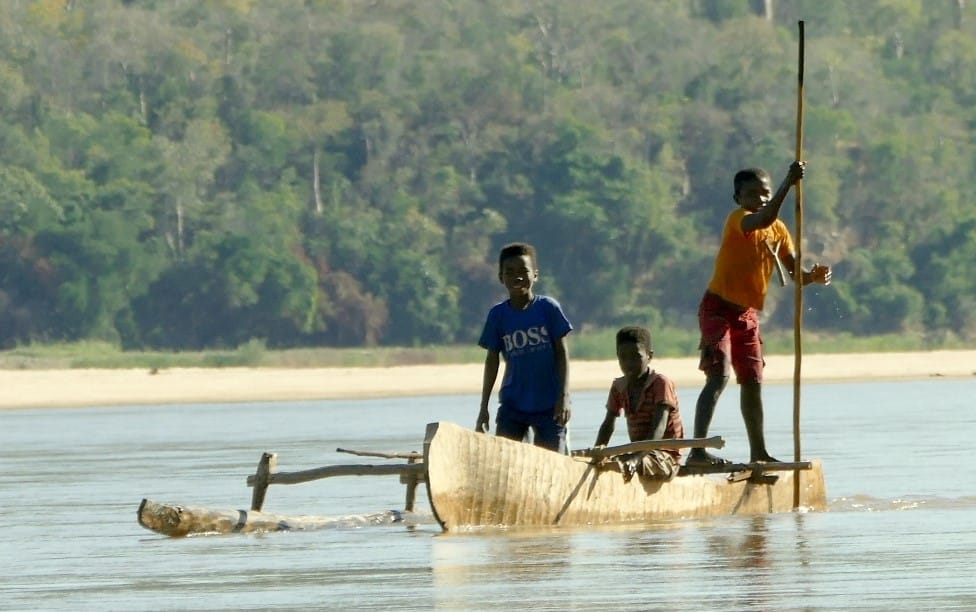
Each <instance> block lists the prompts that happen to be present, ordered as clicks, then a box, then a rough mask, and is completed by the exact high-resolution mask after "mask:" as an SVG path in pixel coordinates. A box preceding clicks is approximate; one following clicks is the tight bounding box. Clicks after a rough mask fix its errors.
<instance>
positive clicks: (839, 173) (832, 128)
mask: <svg viewBox="0 0 976 612" xmlns="http://www.w3.org/2000/svg"><path fill="white" fill-rule="evenodd" d="M798 20H803V21H804V22H805V34H806V37H805V38H806V43H805V75H804V84H805V85H804V89H805V91H804V132H803V134H804V136H803V142H804V145H803V157H804V159H805V160H806V161H807V163H808V166H807V175H806V177H805V178H804V181H803V185H804V187H803V191H804V199H803V209H804V216H803V230H804V231H803V236H804V241H803V260H804V264H805V266H807V267H809V266H810V265H811V264H813V263H815V262H821V263H826V264H830V265H831V266H832V267H833V278H834V282H833V284H832V285H830V286H828V287H809V288H807V289H806V290H805V293H804V313H803V317H804V325H805V326H807V327H808V328H809V329H811V330H816V331H817V332H818V333H824V334H838V335H848V336H850V335H853V336H862V335H863V336H869V335H884V334H906V335H908V334H911V335H916V336H918V337H921V338H925V339H928V341H929V342H931V343H933V344H934V345H938V344H939V343H940V342H945V341H946V339H952V340H955V341H963V342H965V341H968V340H972V339H974V338H976V274H974V273H973V272H972V265H973V262H976V207H974V206H973V202H974V196H976V193H974V191H976V186H974V185H976V182H974V181H973V180H972V177H973V176H976V142H974V139H973V137H972V129H973V125H974V122H976V7H974V6H970V5H968V3H966V2H965V1H964V0H926V1H923V0H871V1H868V0H866V1H864V2H847V1H843V0H793V1H787V0H764V1H763V0H760V1H755V0H601V1H594V0H422V1H417V0H266V1H257V0H207V1H204V2H201V1H200V0H128V1H127V0H36V1H29V0H8V1H5V2H2V3H0V348H8V349H9V348H12V347H17V346H24V345H29V344H34V343H40V344H43V343H61V342H79V341H98V342H107V343H110V344H111V345H113V346H117V347H120V348H122V349H126V350H163V351H183V350H204V349H226V348H235V347H239V346H243V345H247V344H248V343H249V342H251V343H253V342H259V343H262V345H263V346H267V347H272V348H300V347H367V346H376V347H381V346H424V345H430V344H451V343H458V344H473V343H474V342H475V341H476V340H477V337H478V333H479V331H480V328H481V325H482V323H483V320H484V316H485V314H486V313H487V310H488V308H489V307H490V306H491V305H492V304H493V303H495V302H497V301H499V300H501V299H503V298H504V297H505V293H504V289H503V287H502V286H501V285H500V284H499V282H498V278H497V272H498V264H497V252H498V249H499V248H500V247H501V246H502V245H503V244H505V243H507V242H511V241H516V240H518V241H529V242H531V243H533V244H534V245H535V246H536V247H537V248H538V251H539V262H538V263H539V268H540V273H541V276H540V283H539V285H538V287H537V289H538V291H539V292H541V293H544V294H547V295H552V296H553V297H555V298H557V299H558V300H559V301H560V302H561V303H562V305H563V307H564V309H565V311H566V313H567V315H568V316H569V318H570V320H571V321H572V322H573V323H574V325H575V326H576V327H577V329H584V330H585V329H607V328H612V327H615V326H618V325H622V324H630V323H640V324H644V325H648V326H650V327H651V328H652V329H655V330H656V329H661V328H668V327H673V328H688V329H697V322H696V309H697V304H698V301H699V299H700V297H701V294H702V292H703V291H704V288H705V285H706V283H707V281H708V279H709V277H710V275H711V268H712V261H713V258H714V255H715V251H716V249H717V246H718V239H719V233H720V231H721V228H722V225H723V223H724V220H725V217H726V215H727V214H728V212H729V211H730V210H731V207H732V206H733V205H734V203H733V201H732V197H731V195H732V176H733V175H734V173H735V172H736V171H737V170H738V169H740V168H743V167H748V166H762V167H764V168H766V169H768V170H769V171H770V173H771V174H772V175H773V180H774V183H777V184H778V183H779V181H780V180H781V179H782V177H783V175H784V174H785V172H786V170H787V168H788V166H789V164H790V162H791V161H792V160H793V158H794V156H795V143H796V126H797V119H796V117H797V101H798V96H797V48H798V44H797V38H798V34H797V22H798ZM783 210H784V220H785V221H786V222H787V224H788V225H789V226H790V227H791V228H792V227H793V221H794V219H793V216H794V212H793V197H792V196H790V199H788V200H787V203H786V205H784V209H783ZM793 310H794V307H793V291H792V288H789V287H788V288H785V289H780V288H777V287H775V286H774V287H773V288H772V289H771V291H770V296H769V298H768V299H767V307H766V311H765V315H764V316H765V317H766V319H768V320H769V322H770V324H771V325H772V326H774V327H782V328H789V327H791V326H792V321H793Z"/></svg>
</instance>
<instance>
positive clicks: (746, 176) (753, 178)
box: [732, 168, 772, 195]
mask: <svg viewBox="0 0 976 612" xmlns="http://www.w3.org/2000/svg"><path fill="white" fill-rule="evenodd" d="M771 180H772V178H771V177H770V176H769V173H768V172H766V171H765V170H763V169H762V168H746V169H745V170H739V171H738V172H736V173H735V178H733V179H732V187H733V188H734V189H735V194H736V195H738V194H739V190H740V189H742V186H743V185H745V184H746V183H752V182H758V181H771Z"/></svg>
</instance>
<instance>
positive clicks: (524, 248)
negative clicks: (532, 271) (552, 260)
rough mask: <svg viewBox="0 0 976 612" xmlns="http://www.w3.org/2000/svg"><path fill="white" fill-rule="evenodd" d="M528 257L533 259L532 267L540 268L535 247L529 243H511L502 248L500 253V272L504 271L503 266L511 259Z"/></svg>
mask: <svg viewBox="0 0 976 612" xmlns="http://www.w3.org/2000/svg"><path fill="white" fill-rule="evenodd" d="M523 255H528V256H529V257H531V258H532V267H534V268H537V267H539V260H538V259H536V256H535V247H534V246H532V245H531V244H529V243H528V242H510V243H508V244H506V245H505V246H503V247H502V250H501V251H500V252H499V253H498V272H499V273H500V272H501V271H502V264H503V263H505V260H506V259H508V258H509V257H522V256H523Z"/></svg>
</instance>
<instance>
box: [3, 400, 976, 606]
mask: <svg viewBox="0 0 976 612" xmlns="http://www.w3.org/2000/svg"><path fill="white" fill-rule="evenodd" d="M696 393H697V389H687V390H679V395H680V396H681V401H682V405H684V406H693V405H694V400H695V395H696ZM804 393H805V395H804V397H805V398H806V399H805V401H806V402H807V404H808V405H812V406H816V410H808V411H807V412H806V413H805V414H806V415H807V417H806V418H807V421H806V422H805V424H804V449H805V452H807V453H809V456H810V457H819V458H821V459H823V461H824V465H825V476H826V480H827V490H828V495H829V496H831V499H832V502H831V504H830V510H829V511H828V512H810V513H787V514H778V515H769V516H749V517H739V516H734V517H720V518H712V519H707V520H693V521H670V522H662V523H656V524H652V525H623V526H615V527H599V528H593V529H569V528H552V529H544V530H489V531H481V532H471V533H461V534H441V533H440V529H439V527H438V526H437V525H436V524H435V523H434V521H433V518H432V516H431V514H430V510H429V507H427V500H426V493H425V492H423V491H422V490H418V492H417V493H418V495H417V501H418V508H417V510H418V512H417V513H416V515H415V516H413V517H410V516H409V515H404V518H405V523H404V524H401V523H396V524H392V525H391V524H381V525H367V524H366V523H365V522H364V521H362V520H358V519H357V517H364V516H369V515H371V514H374V513H378V512H380V513H381V512H384V511H388V510H392V509H402V506H403V501H404V487H403V485H402V484H400V483H399V480H398V478H396V477H389V478H386V477H347V478H335V479H329V480H326V481H318V482H314V483H306V484H302V485H293V486H273V487H272V488H271V489H270V490H269V492H268V496H267V501H266V502H265V509H266V510H267V511H268V512H274V513H279V514H288V515H316V516H325V517H333V518H334V519H335V521H334V524H333V525H332V526H331V527H330V528H329V529H325V530H319V531H310V532H292V533H289V532H285V533H269V534H254V535H235V536H206V537H197V538H187V539H169V538H165V537H162V536H158V535H156V534H153V533H151V532H149V531H146V530H144V529H142V528H141V527H140V526H139V525H138V524H137V523H136V509H137V508H138V505H139V502H140V500H141V499H142V498H143V497H149V498H152V499H156V500H159V501H161V502H170V503H180V504H186V505H192V506H208V507H214V508H246V507H247V506H248V504H249V501H250V489H249V488H247V487H246V486H245V479H246V477H247V476H248V475H249V474H251V473H253V471H254V467H255V465H256V463H257V460H258V459H259V458H260V456H261V453H262V452H263V451H275V452H278V453H279V456H280V458H279V469H281V470H284V471H291V470H302V469H309V468H312V467H317V466H321V465H326V464H335V463H343V462H356V463H358V462H361V461H362V460H361V458H355V457H348V456H343V455H339V454H336V453H335V452H334V451H335V449H336V448H337V447H343V448H354V449H363V450H376V451H407V450H420V443H421V440H422V437H423V431H424V426H425V425H426V423H428V422H430V421H434V420H438V419H444V420H451V421H454V422H460V423H468V422H470V421H471V418H470V416H471V413H472V410H473V408H472V407H473V406H477V398H456V397H444V398H411V399H389V400H382V401H368V402H345V401H337V402H298V403H281V404H246V405H227V406H167V407H132V408H111V409H95V410H77V409H72V410H32V411H7V412H0V431H3V432H4V434H3V435H4V458H5V466H4V470H3V471H2V472H0V516H2V518H3V519H4V525H5V528H6V530H5V536H4V553H5V554H3V555H0V608H2V609H4V610H8V609H9V610H33V609H43V610H148V609H152V610H156V609H160V610H170V609H181V610H248V609H253V610H273V609H280V610H357V609H358V610H394V609H395V610H430V609H445V610H511V609H535V610H570V609H575V610H647V609H666V608H668V609H669V608H680V609H691V610H841V609H844V610H848V609H865V610H923V609H926V610H927V609H958V610H969V609H976V586H974V585H973V581H972V578H971V577H972V576H973V575H974V574H976V534H974V532H973V530H972V529H971V527H970V526H971V524H972V516H973V514H974V511H976V496H974V492H976V471H974V470H969V469H962V468H960V466H966V465H968V460H969V457H970V456H971V445H970V443H969V437H970V434H969V432H971V431H973V430H974V429H976V412H974V411H972V410H970V406H969V402H970V401H971V400H970V399H969V398H971V397H973V396H976V381H939V382H937V383H936V382H929V383H901V384H899V383H886V384H884V385H850V384H845V385H817V386H813V387H810V388H808V389H807V390H806V391H805V392H804ZM732 395H734V394H732ZM789 397H790V389H788V388H778V387H775V386H771V388H770V389H769V390H768V393H767V398H766V400H767V404H768V406H769V409H768V415H767V424H766V427H767V439H768V442H769V443H770V444H771V445H776V447H788V446H789V444H790V438H791V413H790V411H789V409H788V407H789V405H790V401H789ZM605 399H606V398H605V396H604V394H602V393H594V394H590V395H586V394H579V395H578V396H576V397H574V409H575V410H574V420H573V427H574V432H573V434H574V438H575V439H576V440H589V439H593V438H594V437H595V435H596V429H597V427H598V426H599V424H600V421H601V420H602V417H603V414H604V410H603V407H602V404H603V402H604V400H605ZM723 399H724V398H723ZM919 405H925V406H927V408H926V410H927V418H926V420H925V422H924V423H923V424H922V426H921V428H920V427H918V426H917V425H916V424H917V419H915V418H914V417H913V415H915V414H916V412H917V407H918V406H919ZM780 408H782V409H780ZM269 415H274V418H273V419H269V418H268V416H269ZM839 423H843V426H842V427H841V426H840V425H838V424H839ZM905 423H912V424H913V425H912V426H911V427H907V426H906V425H905ZM380 424H381V425H380ZM927 427H928V428H931V430H930V431H925V430H924V429H925V428H927ZM712 429H713V430H714V431H715V432H716V433H723V434H724V435H725V436H726V439H727V441H728V445H727V448H726V451H727V454H728V455H729V456H730V457H737V456H743V455H744V454H746V453H747V452H748V448H747V443H746V441H745V439H744V438H745V436H744V434H743V433H742V424H741V417H740V416H739V414H738V410H737V406H736V405H735V398H733V400H732V401H729V402H727V403H726V404H725V405H723V404H720V406H719V409H718V411H717V412H716V416H715V421H714V422H713V426H712ZM851 432H854V433H853V434H852V433H851ZM923 438H924V439H926V440H936V439H937V440H938V441H939V444H938V447H937V448H926V450H925V452H919V453H914V454H912V458H911V462H910V467H911V471H910V473H909V472H906V466H905V462H904V461H895V460H892V459H891V456H892V455H891V452H890V451H891V449H910V448H914V447H915V445H917V444H918V440H920V439H923ZM617 441H622V440H617Z"/></svg>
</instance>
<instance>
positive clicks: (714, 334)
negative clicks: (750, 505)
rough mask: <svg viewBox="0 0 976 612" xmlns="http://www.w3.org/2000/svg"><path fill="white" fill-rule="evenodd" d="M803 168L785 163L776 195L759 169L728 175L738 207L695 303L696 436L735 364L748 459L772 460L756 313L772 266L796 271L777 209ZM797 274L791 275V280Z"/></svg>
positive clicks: (704, 431) (697, 452)
mask: <svg viewBox="0 0 976 612" xmlns="http://www.w3.org/2000/svg"><path fill="white" fill-rule="evenodd" d="M805 169H806V164H805V162H801V161H796V162H793V164H792V165H790V170H789V173H788V174H787V175H786V178H785V179H784V180H783V183H782V184H781V185H780V187H779V189H778V190H777V191H776V194H775V195H772V197H770V196H771V193H772V192H771V189H770V185H771V179H770V176H769V174H768V173H767V172H766V171H765V170H763V169H761V168H749V169H746V170H741V171H739V172H738V173H737V174H736V175H735V178H734V180H733V186H734V189H735V191H734V195H733V199H734V200H735V202H736V204H738V208H737V209H735V210H733V211H732V212H731V213H730V214H729V216H728V219H727V220H726V222H725V229H724V231H723V233H722V245H721V246H720V247H719V251H718V255H717V256H716V258H715V271H714V273H713V275H712V280H711V282H710V283H709V284H708V290H707V291H706V292H705V295H704V297H702V301H701V304H700V305H699V307H698V323H699V327H700V328H701V343H700V345H699V348H700V349H701V363H700V364H699V368H700V369H701V370H702V371H703V372H705V387H704V388H703V389H702V391H701V394H700V395H699V397H698V403H697V405H696V407H695V432H694V434H695V437H696V438H705V437H707V436H708V427H709V425H710V424H711V422H712V415H714V413H715V405H716V404H717V403H718V398H719V396H720V395H721V394H722V391H723V390H724V389H725V386H726V384H727V383H728V381H729V375H730V372H731V370H735V375H736V380H737V381H738V383H739V386H740V409H741V411H742V419H743V421H745V426H746V434H747V435H748V437H749V461H750V462H756V461H766V462H773V461H777V460H776V459H774V458H773V457H771V456H770V455H769V453H768V452H767V451H766V441H765V435H764V433H763V405H762V372H763V366H764V365H765V361H764V360H763V354H762V339H761V337H760V334H759V311H760V310H762V308H763V302H764V300H765V297H766V289H767V287H768V285H769V277H770V275H771V274H772V272H773V269H774V268H778V269H779V272H780V274H781V275H782V274H783V268H784V267H785V269H786V273H788V274H789V275H790V277H791V278H793V276H794V272H795V269H796V268H795V258H794V255H793V240H792V238H791V237H790V233H789V231H788V230H787V229H786V224H785V223H783V222H782V221H781V220H780V219H779V211H780V208H781V207H782V205H783V200H785V199H786V195H787V193H789V191H790V187H792V186H793V185H795V184H796V182H797V181H799V180H800V179H801V178H803V173H804V171H805ZM796 280H797V279H795V278H794V281H796ZM799 282H801V283H802V284H803V285H809V284H810V283H819V284H821V285H829V284H830V268H829V267H828V266H822V265H820V264H816V265H814V266H813V268H812V269H811V270H810V271H809V272H807V271H803V273H802V278H801V279H799ZM686 463H687V464H688V465H703V464H704V465H723V464H728V463H729V462H728V461H727V460H725V459H721V458H719V457H716V456H714V455H712V454H710V453H707V452H705V449H703V448H694V449H692V450H691V452H690V453H689V455H688V460H687V462H686Z"/></svg>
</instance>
